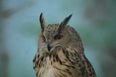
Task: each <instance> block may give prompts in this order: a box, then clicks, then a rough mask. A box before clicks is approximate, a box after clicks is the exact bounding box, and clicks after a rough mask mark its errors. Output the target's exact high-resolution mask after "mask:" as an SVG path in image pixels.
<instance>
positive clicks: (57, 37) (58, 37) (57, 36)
mask: <svg viewBox="0 0 116 77" xmlns="http://www.w3.org/2000/svg"><path fill="white" fill-rule="evenodd" d="M62 37H63V36H62V35H55V36H54V39H55V40H58V39H61V38H62Z"/></svg>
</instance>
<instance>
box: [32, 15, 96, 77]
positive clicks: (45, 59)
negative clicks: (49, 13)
mask: <svg viewBox="0 0 116 77" xmlns="http://www.w3.org/2000/svg"><path fill="white" fill-rule="evenodd" d="M70 18H71V15H70V16H68V17H66V18H65V19H64V21H63V22H61V24H49V25H48V26H45V20H44V18H43V16H42V14H41V15H40V24H41V34H40V37H39V47H38V50H37V52H36V55H35V57H34V59H33V64H34V66H33V67H34V69H35V71H36V77H96V75H95V71H94V69H93V67H92V65H91V64H90V62H89V61H88V59H87V58H86V57H85V55H84V48H83V45H82V42H81V39H80V37H79V34H78V33H77V32H76V30H75V29H74V28H72V27H71V26H69V25H67V23H68V21H69V19H70Z"/></svg>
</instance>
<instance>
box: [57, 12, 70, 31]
mask: <svg viewBox="0 0 116 77" xmlns="http://www.w3.org/2000/svg"><path fill="white" fill-rule="evenodd" d="M71 17H72V14H70V15H69V16H68V17H66V18H65V19H64V20H63V21H62V22H61V23H60V25H59V28H58V33H61V32H62V31H63V29H64V27H65V26H66V25H67V24H68V22H69V20H70V19H71Z"/></svg>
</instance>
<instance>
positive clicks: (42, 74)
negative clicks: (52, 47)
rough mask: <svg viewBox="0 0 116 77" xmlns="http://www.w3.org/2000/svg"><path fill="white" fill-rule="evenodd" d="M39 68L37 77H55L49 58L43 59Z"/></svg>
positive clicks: (54, 70)
mask: <svg viewBox="0 0 116 77" xmlns="http://www.w3.org/2000/svg"><path fill="white" fill-rule="evenodd" d="M40 64H41V66H40V67H39V71H38V75H39V77H46V76H47V77H56V76H55V74H56V73H57V72H58V71H57V70H56V69H55V68H54V66H53V65H52V61H51V60H50V58H49V57H47V58H46V59H44V60H43V61H42V62H41V63H40Z"/></svg>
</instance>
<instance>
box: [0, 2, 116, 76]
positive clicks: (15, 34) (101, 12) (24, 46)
mask: <svg viewBox="0 0 116 77" xmlns="http://www.w3.org/2000/svg"><path fill="white" fill-rule="evenodd" d="M41 12H43V14H44V17H45V19H46V22H47V24H49V23H59V22H61V21H62V20H63V18H64V17H66V16H68V15H69V14H73V17H72V19H71V21H70V22H69V24H70V25H71V26H72V27H74V28H75V29H76V30H77V31H78V32H79V34H80V36H81V38H82V41H83V44H84V48H85V54H86V56H87V57H88V59H89V60H90V61H91V63H92V65H93V67H94V68H95V71H96V73H97V77H116V25H115V24H116V0H0V77H35V72H34V70H33V68H32V65H33V64H32V59H33V57H34V55H35V52H36V50H37V43H38V33H39V32H40V26H39V15H40V13H41Z"/></svg>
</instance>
